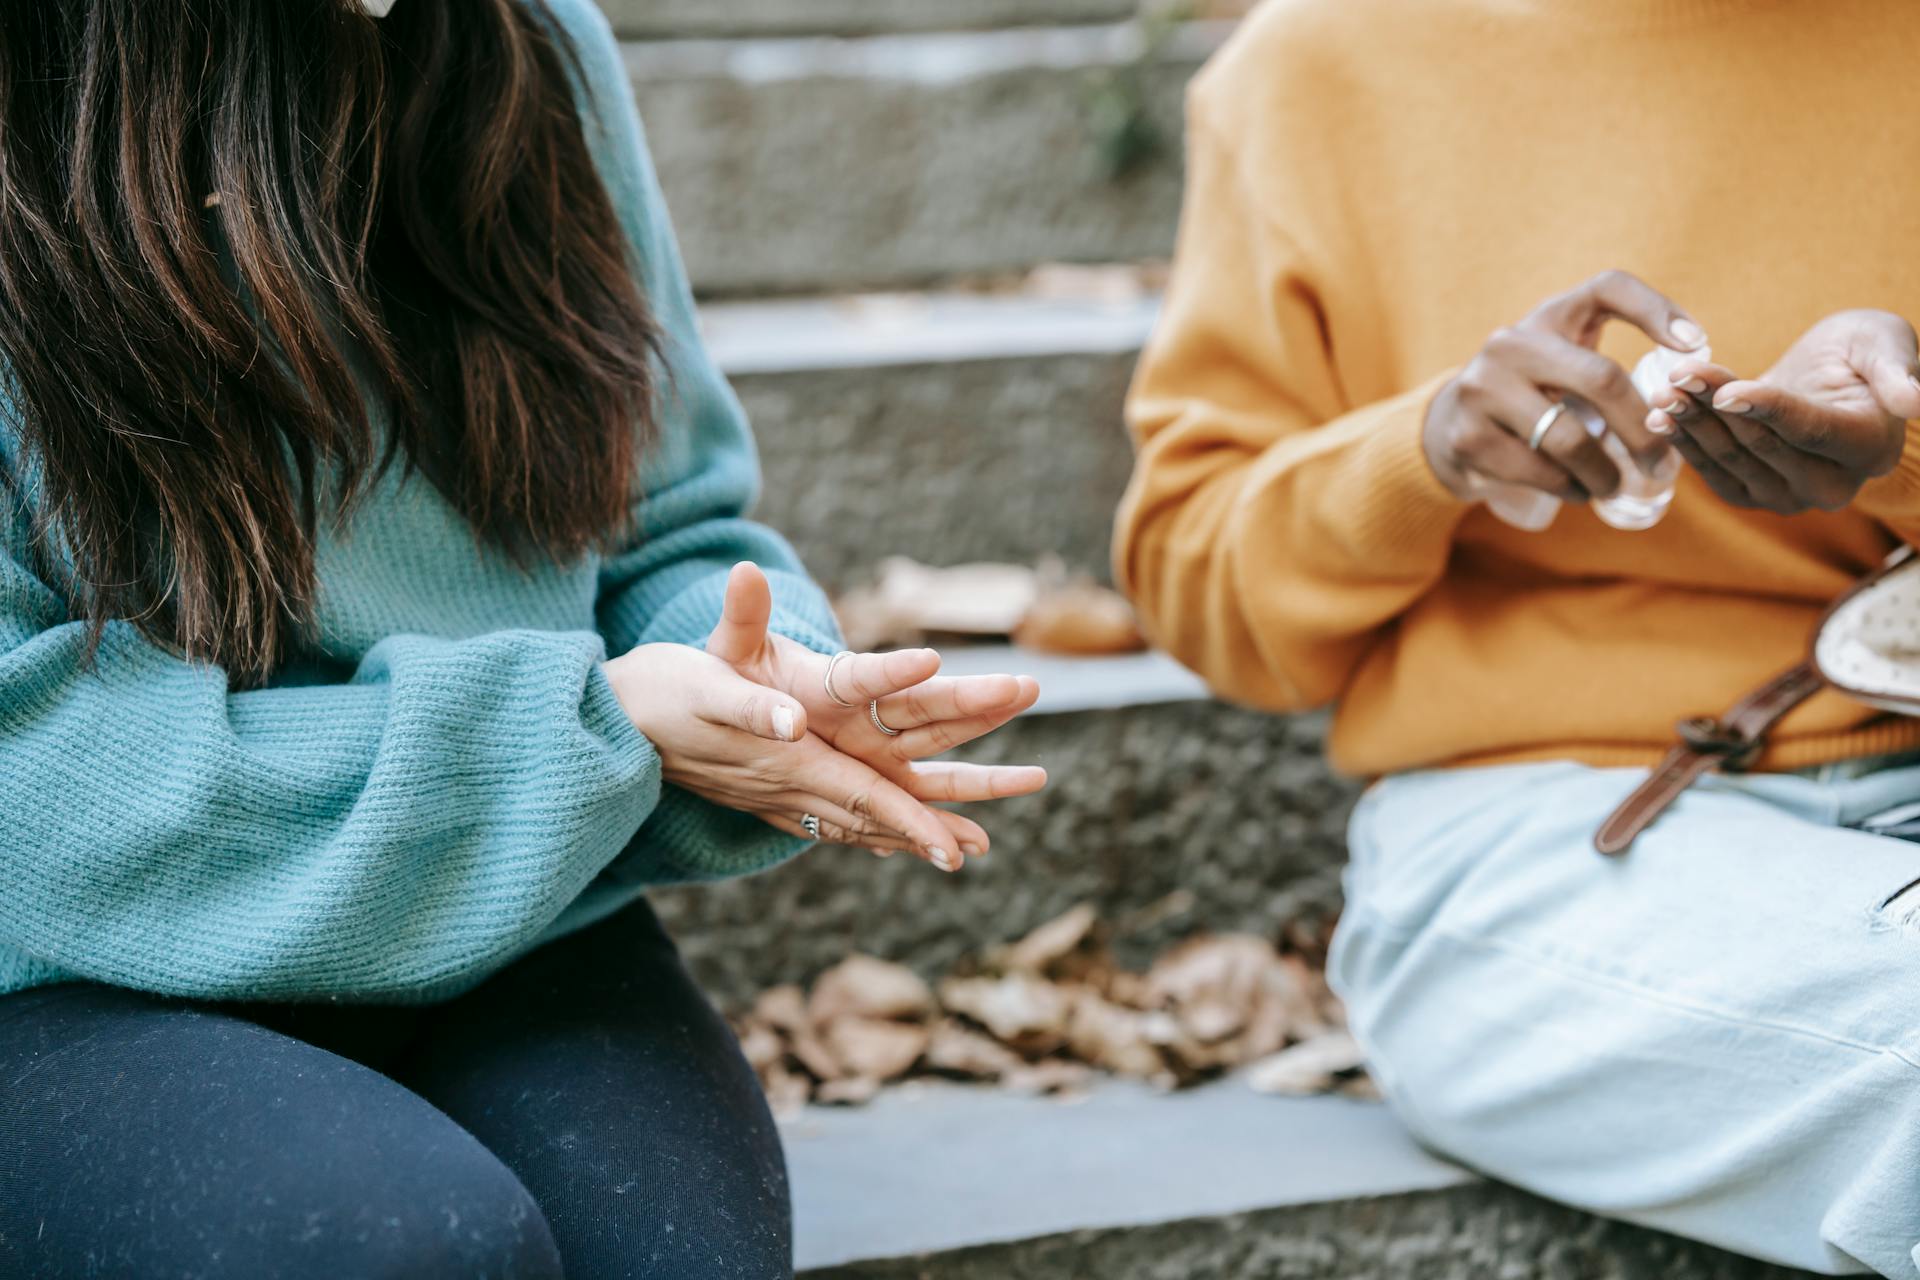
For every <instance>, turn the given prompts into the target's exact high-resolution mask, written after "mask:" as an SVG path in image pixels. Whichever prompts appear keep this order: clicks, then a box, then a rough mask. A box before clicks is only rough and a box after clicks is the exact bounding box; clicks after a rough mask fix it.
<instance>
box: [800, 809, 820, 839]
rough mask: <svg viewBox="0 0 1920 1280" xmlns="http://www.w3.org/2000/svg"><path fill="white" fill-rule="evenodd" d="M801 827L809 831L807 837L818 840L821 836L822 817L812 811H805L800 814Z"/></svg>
mask: <svg viewBox="0 0 1920 1280" xmlns="http://www.w3.org/2000/svg"><path fill="white" fill-rule="evenodd" d="M800 829H801V830H802V831H804V832H806V833H807V839H809V840H818V839H819V838H820V819H818V818H816V817H814V816H813V815H812V814H810V813H803V814H801V815H800Z"/></svg>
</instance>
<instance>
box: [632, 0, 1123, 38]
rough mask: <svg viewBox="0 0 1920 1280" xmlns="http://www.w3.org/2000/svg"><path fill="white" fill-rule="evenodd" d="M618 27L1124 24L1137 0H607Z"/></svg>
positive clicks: (763, 31)
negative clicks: (760, 0)
mask: <svg viewBox="0 0 1920 1280" xmlns="http://www.w3.org/2000/svg"><path fill="white" fill-rule="evenodd" d="M601 7H602V8H604V9H605V10H606V12H607V16H608V17H609V18H610V19H612V20H613V27H614V30H615V31H617V32H619V33H620V34H621V35H623V36H631V37H634V38H636V39H642V40H645V39H662V38H665V39H675V38H680V39H684V38H687V37H699V36H719V37H751V36H791V35H819V34H822V33H825V34H832V35H848V36H859V35H875V34H883V33H888V32H900V31H976V30H981V29H998V28H1003V27H1020V26H1054V25H1059V24H1066V23H1087V22H1122V21H1124V20H1126V19H1127V18H1129V17H1131V16H1132V15H1133V13H1134V11H1135V10H1136V9H1137V8H1138V5H1137V3H1136V0H770V2H769V3H764V4H739V3H725V2H724V0H722V2H718V3H716V0H601Z"/></svg>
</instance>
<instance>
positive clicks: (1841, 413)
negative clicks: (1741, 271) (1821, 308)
mask: <svg viewBox="0 0 1920 1280" xmlns="http://www.w3.org/2000/svg"><path fill="white" fill-rule="evenodd" d="M1917 369H1920V357H1917V356H1916V341H1915V337H1914V331H1913V326H1912V325H1911V324H1908V323H1907V322H1906V321H1905V320H1903V319H1901V318H1900V317H1899V316H1896V315H1893V314H1892V313H1890V312H1886V311H1842V312H1839V313H1838V314H1835V315H1831V316H1828V317H1827V318H1826V319H1824V320H1822V321H1820V323H1818V324H1816V325H1814V326H1813V328H1811V329H1809V330H1808V331H1807V332H1806V333H1805V334H1804V335H1803V336H1802V337H1801V338H1800V340H1799V341H1798V342H1796V343H1794V345H1793V346H1792V348H1790V349H1789V350H1788V351H1787V353H1786V354H1785V355H1784V356H1782V357H1780V360H1779V362H1778V363H1777V364H1775V365H1774V366H1773V368H1771V369H1769V370H1767V372H1766V373H1765V374H1763V375H1762V376H1761V377H1760V378H1759V379H1758V380H1756V381H1748V380H1743V379H1740V378H1736V377H1735V376H1734V375H1733V373H1732V372H1730V371H1729V370H1727V369H1724V368H1721V367H1720V366H1718V365H1715V364H1709V363H1707V362H1705V361H1698V360H1691V361H1687V362H1685V363H1683V364H1681V365H1680V366H1679V367H1678V368H1676V369H1675V370H1674V371H1673V375H1672V376H1673V381H1674V383H1675V386H1674V388H1673V390H1672V391H1671V392H1670V393H1665V394H1662V395H1660V396H1656V397H1655V405H1654V408H1653V411H1652V412H1651V413H1650V414H1649V415H1648V417H1647V423H1648V426H1649V427H1651V428H1652V429H1653V430H1655V431H1668V432H1671V431H1673V429H1674V428H1675V427H1676V426H1677V427H1678V428H1679V432H1678V434H1676V435H1674V437H1673V440H1674V444H1675V447H1676V448H1678V449H1679V450H1680V454H1681V456H1682V457H1684V458H1685V459H1686V460H1687V461H1688V463H1690V464H1691V465H1692V466H1693V468H1694V470H1696V471H1698V472H1699V473H1700V476H1701V478H1702V479H1703V480H1705V481H1706V482H1707V484H1708V485H1709V486H1711V487H1712V489H1713V491H1714V492H1715V493H1717V494H1719V495H1720V497H1721V498H1723V499H1724V500H1726V501H1727V502H1729V503H1732V504H1733V505H1735V506H1739V507H1754V508H1758V509H1760V510H1763V511H1772V512H1777V513H1778V514H1781V515H1792V514H1794V513H1796V512H1800V511H1806V510H1810V509H1818V510H1821V511H1837V510H1839V509H1840V508H1842V507H1844V506H1846V505H1847V504H1848V503H1850V502H1852V501H1853V499H1854V496H1855V495H1856V494H1858V493H1859V492H1860V488H1861V486H1862V485H1864V484H1866V482H1867V481H1869V480H1871V479H1873V478H1874V477H1875V476H1882V475H1885V474H1886V473H1887V472H1889V471H1892V470H1893V468H1894V467H1895V465H1897V464H1898V463H1899V461H1900V455H1901V452H1902V451H1903V450H1904V449H1905V447H1906V439H1907V422H1908V421H1909V420H1911V419H1915V418H1920V382H1916V381H1915V376H1916V370H1917Z"/></svg>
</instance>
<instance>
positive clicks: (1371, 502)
mask: <svg viewBox="0 0 1920 1280" xmlns="http://www.w3.org/2000/svg"><path fill="white" fill-rule="evenodd" d="M1453 376H1454V375H1453V374H1452V373H1451V372H1449V373H1446V374H1444V375H1441V376H1440V377H1437V378H1434V379H1432V380H1431V381H1429V382H1427V383H1425V384H1422V385H1421V386H1418V387H1415V388H1413V389H1412V390H1410V391H1404V392H1402V393H1401V394H1399V395H1397V396H1392V397H1389V398H1388V399H1385V400H1380V401H1376V402H1374V403H1373V404H1370V405H1367V406H1366V407H1365V408H1362V409H1357V410H1355V411H1354V412H1352V413H1350V414H1347V415H1346V416H1345V417H1344V418H1342V419H1340V420H1339V421H1338V422H1337V423H1334V424H1331V425H1329V426H1326V427H1323V428H1320V429H1318V430H1316V431H1313V432H1309V433H1307V434H1305V435H1303V436H1291V437H1286V438H1283V439H1281V440H1280V441H1278V442H1277V443H1276V444H1275V445H1273V446H1272V448H1271V449H1270V450H1269V451H1268V453H1267V455H1266V456H1265V457H1264V458H1262V459H1261V461H1260V462H1259V463H1257V464H1255V470H1254V474H1253V477H1252V481H1251V483H1250V484H1249V485H1248V487H1247V491H1246V492H1247V496H1248V501H1247V506H1246V508H1245V510H1244V511H1243V512H1242V515H1243V517H1244V518H1245V519H1248V520H1251V521H1254V522H1255V524H1256V525H1257V526H1259V527H1264V526H1265V524H1266V522H1267V521H1268V520H1271V519H1273V518H1276V515H1277V516H1278V518H1280V519H1298V518H1300V517H1301V516H1302V515H1303V514H1305V512H1303V511H1302V510H1298V509H1291V508H1292V506H1293V504H1292V502H1291V501H1289V504H1288V505H1289V508H1290V509H1289V510H1287V511H1285V512H1281V513H1276V512H1275V511H1274V510H1273V508H1272V506H1271V501H1272V498H1273V496H1274V493H1275V489H1274V481H1275V480H1276V479H1277V478H1278V477H1280V476H1282V475H1285V474H1287V473H1289V472H1295V471H1296V470H1297V469H1298V468H1299V467H1300V466H1301V464H1302V463H1305V462H1315V463H1317V464H1318V465H1316V466H1315V473H1314V481H1313V486H1312V492H1311V494H1310V495H1301V496H1303V497H1307V496H1310V498H1311V504H1310V507H1309V508H1307V510H1309V511H1310V512H1311V518H1312V519H1314V520H1316V521H1318V522H1319V525H1320V528H1319V531H1318V532H1317V533H1316V534H1315V535H1314V536H1315V537H1316V538H1321V537H1325V536H1329V535H1330V536H1331V537H1332V538H1333V539H1334V540H1335V541H1336V542H1337V543H1338V545H1339V546H1340V547H1341V548H1343V549H1344V552H1345V554H1348V555H1350V556H1352V557H1355V558H1357V559H1359V560H1362V561H1365V562H1366V563H1367V564H1368V565H1369V567H1370V568H1371V569H1372V570H1374V571H1379V570H1381V569H1385V568H1387V567H1389V566H1391V565H1393V564H1397V563H1399V562H1400V561H1402V560H1404V559H1406V558H1407V557H1408V555H1410V554H1411V555H1414V556H1417V557H1419V558H1421V559H1423V560H1424V559H1425V558H1426V557H1427V555H1428V554H1429V553H1430V551H1431V549H1432V548H1433V547H1435V546H1436V545H1439V544H1443V543H1446V542H1449V541H1451V539H1452V537H1453V531H1454V529H1455V528H1456V527H1457V526H1458V525H1459V523H1460V520H1461V519H1462V517H1464V516H1465V515H1466V513H1467V512H1468V511H1469V510H1471V509H1472V507H1473V503H1471V502H1468V501H1466V500H1463V499H1461V498H1458V497H1456V496H1454V494H1453V491H1452V490H1450V489H1448V488H1447V486H1445V485H1444V484H1442V483H1440V477H1438V476H1436V475H1435V474H1434V473H1433V467H1432V466H1431V465H1430V464H1429V463H1428V462H1427V451H1426V447H1425V445H1424V444H1423V443H1422V435H1423V433H1424V430H1425V425H1426V418H1427V406H1428V405H1429V404H1431V403H1432V402H1433V397H1434V396H1435V395H1437V394H1439V391H1440V388H1441V387H1443V386H1445V385H1446V383H1447V381H1448V380H1449V379H1451V378H1452V377H1453Z"/></svg>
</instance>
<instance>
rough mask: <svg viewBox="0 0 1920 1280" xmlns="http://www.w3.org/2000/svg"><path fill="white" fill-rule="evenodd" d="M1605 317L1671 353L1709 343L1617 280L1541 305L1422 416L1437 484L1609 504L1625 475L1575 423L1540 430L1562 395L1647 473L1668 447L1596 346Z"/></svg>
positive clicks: (1660, 298)
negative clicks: (1578, 403) (1580, 403)
mask: <svg viewBox="0 0 1920 1280" xmlns="http://www.w3.org/2000/svg"><path fill="white" fill-rule="evenodd" d="M1609 320H1624V321H1626V322H1627V323H1629V324H1631V325H1633V326H1634V327H1635V328H1637V329H1639V330H1640V331H1641V332H1643V333H1645V334H1646V335H1647V336H1648V337H1649V338H1652V339H1653V340H1654V341H1655V342H1657V343H1659V344H1661V345H1662V346H1665V347H1671V348H1672V349H1674V350H1675V351H1693V350H1696V349H1698V348H1699V347H1700V346H1701V345H1702V344H1703V343H1704V342H1705V341H1706V335H1705V334H1704V333H1703V332H1701V330H1700V326H1699V325H1697V324H1695V323H1694V322H1693V321H1692V320H1691V319H1689V318H1688V317H1687V314H1686V313H1685V312H1684V311H1682V310H1681V309H1680V308H1679V307H1678V306H1677V305H1675V304H1674V303H1673V302H1672V301H1671V300H1669V299H1668V298H1666V297H1665V296H1664V295H1662V294H1661V293H1659V292H1658V291H1656V290H1655V289H1653V288H1652V287H1651V286H1649V285H1647V284H1645V283H1644V282H1642V281H1641V280H1639V279H1637V278H1635V277H1634V276H1631V275H1628V274H1627V273H1626V272H1624V271H1607V272H1602V273H1601V274H1600V275H1597V276H1595V277H1594V278H1593V279H1591V280H1589V281H1587V282H1586V283H1585V284H1583V285H1581V286H1579V287H1578V288H1576V289H1573V290H1571V291H1569V292H1567V293H1563V294H1559V295H1557V296H1555V297H1552V298H1549V299H1547V300H1546V301H1545V302H1543V303H1541V304H1540V305H1539V306H1538V307H1536V308H1535V309H1534V311H1533V312H1532V314H1530V315H1528V316H1527V317H1526V318H1525V319H1524V320H1522V321H1521V322H1520V323H1519V324H1517V325H1515V326H1513V327H1512V328H1510V329H1501V330H1499V331H1498V332H1496V333H1495V334H1494V335H1493V336H1492V337H1491V338H1489V339H1487V343H1486V345H1485V346H1484V347H1482V348H1481V350H1480V353H1479V354H1478V355H1476V356H1475V357H1474V358H1473V360H1472V361H1471V362H1470V363H1469V364H1468V365H1467V367H1466V368H1465V369H1464V370H1463V371H1462V372H1461V374H1460V376H1459V377H1457V378H1455V379H1454V380H1453V381H1452V382H1449V383H1448V384H1447V385H1446V386H1445V387H1443V388H1442V389H1441V391H1440V394H1439V395H1437V396H1435V397H1434V399H1433V403H1432V405H1430V406H1429V407H1428V409H1427V419H1426V429H1425V436H1424V443H1425V446H1426V452H1427V461H1428V463H1429V465H1431V466H1432V468H1433V472H1434V474H1435V475H1436V476H1438V477H1439V479H1440V482H1441V483H1442V484H1444V485H1446V487H1447V488H1448V489H1449V490H1451V491H1452V492H1453V493H1454V495H1455V496H1457V497H1460V498H1463V499H1467V500H1469V501H1472V500H1478V499H1480V498H1484V497H1486V496H1487V491H1488V487H1489V486H1495V487H1499V486H1506V487H1518V488H1523V489H1532V490H1537V491H1539V492H1541V493H1546V494H1550V495H1552V496H1553V497H1556V498H1559V499H1561V500H1562V501H1564V502H1585V501H1586V500H1587V499H1588V498H1605V497H1609V496H1611V495H1612V494H1613V492H1614V491H1615V490H1616V489H1618V488H1619V487H1620V472H1619V469H1618V468H1617V467H1615V466H1614V464H1613V462H1612V461H1611V460H1610V459H1609V458H1608V457H1607V455H1606V453H1605V452H1604V451H1603V450H1602V449H1601V447H1600V442H1599V441H1598V440H1596V439H1594V438H1593V437H1592V436H1591V435H1589V434H1588V432H1587V428H1586V425H1585V424H1584V423H1583V422H1581V420H1580V418H1579V416H1578V415H1577V414H1574V413H1571V412H1563V413H1559V414H1557V415H1555V417H1554V418H1553V420H1552V422H1551V425H1550V426H1549V427H1548V428H1547V430H1546V432H1545V434H1544V435H1542V436H1541V437H1540V438H1539V439H1538V440H1537V441H1535V440H1534V439H1533V437H1534V433H1535V428H1536V427H1537V426H1538V425H1539V424H1541V423H1543V422H1546V421H1548V420H1547V418H1546V416H1545V415H1546V414H1548V413H1550V412H1552V410H1553V409H1554V406H1555V405H1556V404H1557V403H1558V402H1559V401H1560V399H1561V398H1562V397H1563V396H1567V395H1572V396H1578V397H1579V398H1580V399H1582V400H1584V401H1586V402H1587V403H1588V404H1590V405H1592V406H1593V407H1594V409H1595V410H1596V411H1597V412H1598V413H1599V414H1600V416H1601V417H1602V418H1604V419H1605V420H1606V423H1607V427H1608V429H1609V430H1610V431H1612V433H1613V434H1614V435H1615V436H1616V437H1618V438H1619V440H1620V442H1621V443H1622V444H1623V445H1625V446H1626V447H1627V450H1628V452H1629V453H1631V454H1632V455H1633V456H1634V458H1635V460H1636V461H1638V462H1640V463H1641V465H1642V466H1643V467H1644V468H1645V469H1646V470H1648V471H1651V470H1653V469H1654V466H1655V465H1656V464H1657V463H1658V462H1659V461H1660V460H1661V458H1662V457H1663V456H1664V455H1665V453H1666V450H1667V447H1668V446H1667V442H1666V441H1665V440H1663V439H1662V438H1661V437H1660V436H1659V434H1658V433H1657V432H1655V431H1652V430H1649V429H1648V423H1647V405H1646V403H1645V402H1644V401H1642V400H1641V398H1640V395H1639V393H1638V392H1637V391H1635V390H1634V389H1633V382H1632V379H1631V378H1630V377H1629V376H1628V374H1627V371H1626V370H1625V369H1622V368H1621V367H1620V366H1619V365H1618V364H1615V363H1614V362H1613V361H1611V360H1609V359H1607V358H1606V357H1605V356H1603V355H1601V354H1599V352H1597V351H1595V350H1594V348H1595V347H1596V346H1597V345H1598V343H1599V340H1600V332H1601V330H1602V329H1603V328H1605V327H1606V323H1607V321H1609Z"/></svg>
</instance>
